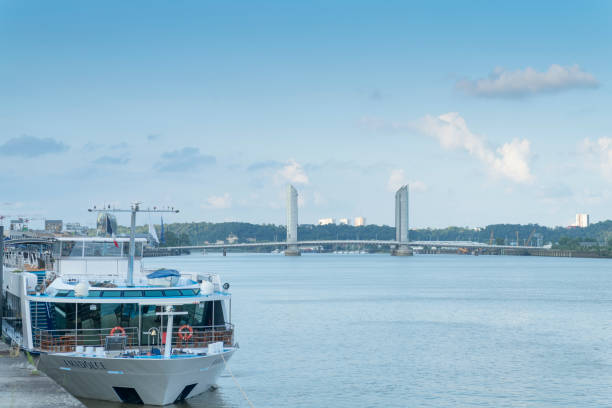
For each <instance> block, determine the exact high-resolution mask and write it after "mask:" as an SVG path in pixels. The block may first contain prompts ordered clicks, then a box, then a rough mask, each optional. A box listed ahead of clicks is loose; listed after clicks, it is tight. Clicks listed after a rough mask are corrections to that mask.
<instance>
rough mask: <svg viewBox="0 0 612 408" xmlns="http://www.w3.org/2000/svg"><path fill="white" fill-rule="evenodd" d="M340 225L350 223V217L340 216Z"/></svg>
mask: <svg viewBox="0 0 612 408" xmlns="http://www.w3.org/2000/svg"><path fill="white" fill-rule="evenodd" d="M338 225H349V219H348V218H340V219H339V220H338Z"/></svg>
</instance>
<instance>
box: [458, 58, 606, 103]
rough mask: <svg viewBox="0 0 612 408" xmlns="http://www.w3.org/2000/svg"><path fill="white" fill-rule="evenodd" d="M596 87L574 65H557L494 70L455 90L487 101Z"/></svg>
mask: <svg viewBox="0 0 612 408" xmlns="http://www.w3.org/2000/svg"><path fill="white" fill-rule="evenodd" d="M598 86H599V82H598V81H597V79H596V78H595V76H593V75H592V74H589V73H588V72H585V71H583V70H582V69H581V68H580V67H579V66H578V65H572V66H567V67H562V66H560V65H557V64H553V65H551V66H550V68H548V70H547V71H545V72H538V71H536V70H535V69H533V68H531V67H527V68H525V69H524V70H521V69H518V70H516V71H506V70H505V69H503V68H496V69H495V70H494V71H493V72H492V73H491V74H490V75H489V77H488V78H482V79H476V80H467V79H466V80H462V81H459V82H457V88H458V89H460V90H462V91H464V92H465V93H467V94H470V95H474V96H482V97H490V98H495V97H501V98H507V97H510V98H511V97H521V96H529V95H535V94H539V93H550V92H559V91H565V90H569V89H573V88H597V87H598Z"/></svg>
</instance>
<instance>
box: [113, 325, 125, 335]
mask: <svg viewBox="0 0 612 408" xmlns="http://www.w3.org/2000/svg"><path fill="white" fill-rule="evenodd" d="M117 330H119V331H120V332H121V335H122V336H125V329H124V328H123V327H121V326H115V327H113V328H112V330H111V331H110V335H111V336H114V335H115V332H116V331H117Z"/></svg>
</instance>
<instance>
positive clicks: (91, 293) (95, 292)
mask: <svg viewBox="0 0 612 408" xmlns="http://www.w3.org/2000/svg"><path fill="white" fill-rule="evenodd" d="M101 293H102V291H101V290H90V291H89V295H88V296H89V297H100V294H101Z"/></svg>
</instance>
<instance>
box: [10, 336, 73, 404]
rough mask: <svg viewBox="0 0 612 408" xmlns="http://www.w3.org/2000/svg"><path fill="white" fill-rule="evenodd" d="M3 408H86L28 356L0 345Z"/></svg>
mask: <svg viewBox="0 0 612 408" xmlns="http://www.w3.org/2000/svg"><path fill="white" fill-rule="evenodd" d="M0 390H2V391H1V392H0V395H1V397H0V408H55V407H57V408H63V407H66V408H85V405H83V404H82V403H81V402H80V401H79V400H77V399H76V398H74V397H73V396H72V395H70V394H68V393H67V392H66V391H64V389H63V388H62V387H60V386H59V385H57V384H56V383H55V382H53V380H51V379H50V378H49V377H47V376H46V375H44V374H43V373H41V372H39V371H38V370H36V367H35V366H33V365H31V364H30V363H29V362H28V359H27V358H26V356H25V355H24V354H23V353H22V352H19V353H18V354H17V353H15V351H14V350H12V349H11V347H10V346H8V345H7V344H6V343H5V342H3V341H0Z"/></svg>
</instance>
